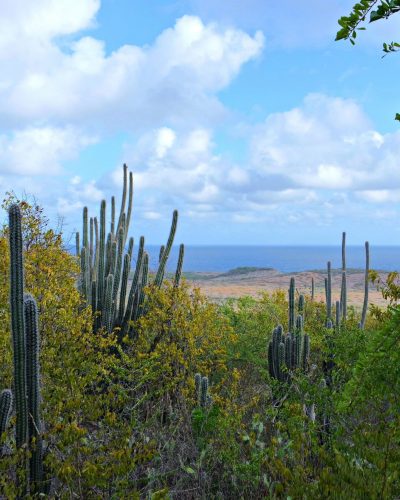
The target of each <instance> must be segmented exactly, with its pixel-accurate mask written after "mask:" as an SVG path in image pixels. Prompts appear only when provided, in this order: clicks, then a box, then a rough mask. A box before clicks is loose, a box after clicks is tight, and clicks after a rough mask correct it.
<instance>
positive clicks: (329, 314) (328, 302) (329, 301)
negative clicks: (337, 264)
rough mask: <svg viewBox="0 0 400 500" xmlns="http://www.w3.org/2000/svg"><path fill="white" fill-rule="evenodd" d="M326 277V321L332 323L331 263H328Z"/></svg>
mask: <svg viewBox="0 0 400 500" xmlns="http://www.w3.org/2000/svg"><path fill="white" fill-rule="evenodd" d="M327 267H328V277H327V278H326V281H325V298H326V321H327V322H328V321H332V272H331V263H330V261H328V264H327Z"/></svg>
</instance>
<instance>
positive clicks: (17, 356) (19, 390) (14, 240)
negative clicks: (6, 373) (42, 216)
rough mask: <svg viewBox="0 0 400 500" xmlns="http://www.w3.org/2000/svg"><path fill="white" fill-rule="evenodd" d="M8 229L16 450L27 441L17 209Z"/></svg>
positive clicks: (24, 350)
mask: <svg viewBox="0 0 400 500" xmlns="http://www.w3.org/2000/svg"><path fill="white" fill-rule="evenodd" d="M8 213H9V225H10V280H11V283H10V305H11V330H12V338H13V353H14V396H15V410H16V414H17V420H16V436H15V437H16V443H17V446H18V448H20V447H22V446H24V445H26V444H27V441H28V404H27V387H26V338H25V321H24V264H23V250H22V229H21V222H22V217H21V210H20V208H19V206H18V205H16V204H15V205H11V207H10V209H9V212H8Z"/></svg>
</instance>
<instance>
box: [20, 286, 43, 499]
mask: <svg viewBox="0 0 400 500" xmlns="http://www.w3.org/2000/svg"><path fill="white" fill-rule="evenodd" d="M24 312H25V333H26V375H27V386H28V390H27V396H28V413H29V425H28V435H29V447H30V452H31V457H30V461H29V462H30V466H29V472H30V483H31V492H32V491H38V490H39V489H40V483H41V481H42V471H43V450H42V438H41V431H42V425H41V420H40V382H39V380H40V365H39V328H38V312H37V306H36V302H35V299H34V298H33V297H32V296H31V295H29V294H26V295H25V299H24Z"/></svg>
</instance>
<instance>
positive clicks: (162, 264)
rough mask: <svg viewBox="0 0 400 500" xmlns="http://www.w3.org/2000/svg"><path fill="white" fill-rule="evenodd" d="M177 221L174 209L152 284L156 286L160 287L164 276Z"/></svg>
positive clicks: (176, 213) (176, 212)
mask: <svg viewBox="0 0 400 500" xmlns="http://www.w3.org/2000/svg"><path fill="white" fill-rule="evenodd" d="M177 223H178V211H177V210H174V213H173V216H172V223H171V229H170V232H169V236H168V240H167V244H166V245H165V250H164V252H163V254H162V257H161V260H160V264H159V266H158V270H157V274H156V277H155V278H154V284H155V285H156V286H157V287H160V286H161V284H162V280H163V276H164V272H165V266H166V264H167V260H168V257H169V253H170V251H171V247H172V243H173V241H174V237H175V232H176V225H177Z"/></svg>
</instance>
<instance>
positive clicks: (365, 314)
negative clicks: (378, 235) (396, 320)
mask: <svg viewBox="0 0 400 500" xmlns="http://www.w3.org/2000/svg"><path fill="white" fill-rule="evenodd" d="M368 274H369V243H368V241H366V242H365V277H364V303H363V308H362V313H361V321H360V328H361V330H364V327H365V319H366V317H367V309H368Z"/></svg>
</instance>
